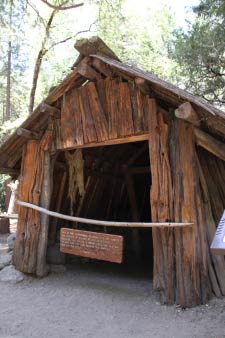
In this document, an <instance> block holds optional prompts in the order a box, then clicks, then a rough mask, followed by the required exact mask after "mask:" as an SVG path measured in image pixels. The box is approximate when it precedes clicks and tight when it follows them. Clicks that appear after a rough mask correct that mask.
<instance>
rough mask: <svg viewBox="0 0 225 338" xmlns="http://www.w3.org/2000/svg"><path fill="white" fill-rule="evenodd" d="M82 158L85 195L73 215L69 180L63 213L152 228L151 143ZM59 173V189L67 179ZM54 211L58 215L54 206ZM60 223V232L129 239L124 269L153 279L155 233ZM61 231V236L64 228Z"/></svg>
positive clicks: (107, 149) (97, 150) (88, 153)
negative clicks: (138, 270) (148, 224)
mask: <svg viewBox="0 0 225 338" xmlns="http://www.w3.org/2000/svg"><path fill="white" fill-rule="evenodd" d="M71 153H72V151H71ZM64 156H65V154H64V153H61V154H60V156H59V161H60V162H61V163H62V162H64V160H65V162H66V157H67V156H65V159H64ZM82 156H83V160H84V171H83V172H84V193H83V195H82V196H79V192H78V191H77V194H76V196H74V201H73V204H72V210H71V203H70V201H69V197H68V190H69V187H68V185H69V179H67V180H66V183H65V189H64V193H63V195H64V196H63V198H62V204H61V207H60V212H62V213H64V214H71V212H72V214H73V215H74V216H79V217H84V218H89V219H96V220H104V221H118V222H122V221H128V222H151V211H150V186H151V174H150V168H149V167H150V163H149V148H148V142H147V141H142V142H134V143H126V144H120V145H111V146H104V147H95V148H86V149H83V150H82ZM56 169H57V170H55V179H54V180H55V182H54V183H55V184H56V185H57V182H59V179H58V178H57V177H58V175H62V173H61V174H60V170H61V169H60V168H58V167H56ZM67 172H68V170H67ZM55 184H54V185H55ZM70 188H71V187H70ZM56 190H57V189H56ZM78 190H79V189H78ZM58 191H59V189H58ZM55 193H56V194H57V192H55ZM53 195H54V193H53ZM53 200H55V198H53ZM52 208H54V209H55V207H54V206H52ZM58 222H59V221H58ZM59 223H60V227H67V228H75V229H80V230H88V231H94V232H95V231H96V232H103V233H108V234H115V235H121V236H123V237H124V259H123V263H122V264H123V266H126V267H129V268H135V269H136V268H137V267H139V268H140V267H141V269H142V271H143V272H144V271H145V272H147V273H148V275H149V274H151V273H152V264H153V250H152V233H151V228H145V229H137V228H134V229H133V228H123V227H119V228H118V227H102V226H94V225H87V224H86V225H85V224H81V223H78V224H75V223H71V222H67V221H63V222H62V221H61V220H60V222H59ZM57 230H58V231H59V227H58V229H57ZM71 259H72V257H71Z"/></svg>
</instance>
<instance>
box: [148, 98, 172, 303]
mask: <svg viewBox="0 0 225 338" xmlns="http://www.w3.org/2000/svg"><path fill="white" fill-rule="evenodd" d="M148 105H149V135H150V139H149V151H150V165H151V174H152V187H151V211H152V221H153V222H168V221H172V220H173V193H172V182H171V169H170V164H169V149H168V147H169V140H168V125H167V124H166V123H164V121H163V117H162V114H159V115H158V114H157V108H156V102H155V100H153V99H152V100H149V103H148ZM152 236H153V247H154V273H153V276H154V280H153V285H154V288H155V289H158V290H160V294H161V301H162V302H163V303H167V304H173V303H174V300H175V283H174V282H175V276H174V270H175V265H174V235H173V229H152Z"/></svg>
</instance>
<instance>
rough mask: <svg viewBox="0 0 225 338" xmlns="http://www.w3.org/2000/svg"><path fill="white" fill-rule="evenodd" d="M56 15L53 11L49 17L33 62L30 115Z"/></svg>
mask: <svg viewBox="0 0 225 338" xmlns="http://www.w3.org/2000/svg"><path fill="white" fill-rule="evenodd" d="M56 13H57V11H56V10H54V11H53V12H52V13H51V15H50V18H49V20H48V23H47V25H46V27H45V36H44V38H43V40H42V43H41V49H40V50H39V52H38V56H37V59H36V62H35V67H34V74H33V80H32V87H31V91H30V100H29V114H32V112H33V109H34V100H35V94H36V89H37V82H38V77H39V74H40V69H41V64H42V60H43V57H44V56H45V54H46V53H47V49H46V44H47V41H48V39H49V34H50V29H51V24H52V21H53V19H54V16H55V14H56Z"/></svg>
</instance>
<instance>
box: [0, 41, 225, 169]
mask: <svg viewBox="0 0 225 338" xmlns="http://www.w3.org/2000/svg"><path fill="white" fill-rule="evenodd" d="M75 48H77V49H78V51H80V56H79V58H78V60H77V61H76V62H75V68H74V69H73V70H72V72H71V73H70V74H69V75H68V76H67V77H66V78H65V79H64V80H63V81H62V82H61V83H60V84H59V85H58V86H57V87H56V88H55V89H54V90H53V91H51V92H50V93H49V95H48V96H47V97H46V98H45V99H44V100H43V102H42V103H41V104H40V105H39V106H38V107H37V108H36V109H35V110H34V112H33V114H32V115H30V116H29V117H28V118H27V119H26V120H25V121H24V123H23V124H22V125H21V126H20V128H21V127H22V128H25V129H28V130H30V131H36V132H39V133H41V132H43V131H44V130H45V129H46V127H47V121H48V117H49V113H50V112H51V110H52V109H54V108H52V107H56V108H57V107H60V102H61V98H62V95H63V94H64V93H65V92H67V91H68V90H70V89H71V88H75V87H80V86H81V85H82V84H83V83H85V82H86V81H87V78H86V77H85V76H83V75H81V72H80V71H79V65H80V64H81V63H82V62H83V60H84V59H85V58H86V61H87V63H88V64H89V66H90V67H92V68H93V70H95V72H99V75H100V74H101V75H102V73H101V70H99V69H96V67H95V66H94V65H93V63H94V60H99V61H100V62H101V63H102V64H104V65H105V66H107V68H108V69H109V70H110V71H111V72H112V73H113V75H114V76H120V77H121V78H124V79H127V80H128V81H129V80H131V81H133V80H135V79H137V78H140V79H143V80H145V81H146V84H147V86H148V89H149V95H150V96H151V97H155V98H156V99H157V100H158V102H159V104H160V105H161V106H162V107H163V108H165V109H167V110H168V111H170V110H171V109H172V110H173V109H175V108H177V107H178V106H179V105H180V104H182V103H184V102H186V101H188V102H190V103H191V104H192V105H193V108H194V109H195V111H196V112H197V114H198V116H199V119H200V121H201V128H202V129H203V130H207V131H208V132H210V133H211V134H214V135H217V136H218V137H219V138H220V139H223V140H225V113H224V112H222V111H220V110H219V109H217V108H215V107H214V106H213V105H211V104H209V103H208V102H207V101H205V100H203V99H201V98H199V97H197V96H194V95H192V94H190V93H188V92H187V91H185V90H183V89H180V88H178V87H177V86H174V85H172V84H171V83H168V82H166V81H164V80H162V79H160V78H158V77H157V76H155V75H154V74H151V73H148V72H144V71H142V70H140V69H138V68H135V67H131V66H128V65H126V64H123V63H121V62H120V61H119V59H118V58H117V57H116V55H115V54H114V53H113V51H112V50H111V49H109V48H108V47H107V46H106V45H105V43H104V42H103V41H102V40H101V39H99V38H96V37H94V38H91V39H89V40H87V39H85V40H82V41H79V42H77V43H76V44H75ZM102 76H103V75H102ZM25 143H26V139H25V138H24V137H22V136H20V135H18V130H16V131H15V132H14V133H13V134H12V135H11V136H10V137H9V138H8V139H7V140H6V141H5V142H4V143H3V144H2V146H1V147H0V172H2V173H4V172H7V170H8V172H10V168H16V167H17V166H18V163H19V161H20V159H21V154H22V147H23V145H24V144H25Z"/></svg>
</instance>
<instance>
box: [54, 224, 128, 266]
mask: <svg viewBox="0 0 225 338" xmlns="http://www.w3.org/2000/svg"><path fill="white" fill-rule="evenodd" d="M60 251H61V252H64V253H68V254H72V255H77V256H82V257H89V258H95V259H100V260H104V261H109V262H115V263H122V261H123V237H122V236H116V235H109V234H103V233H99V232H91V231H83V230H74V229H67V228H61V232H60Z"/></svg>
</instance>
